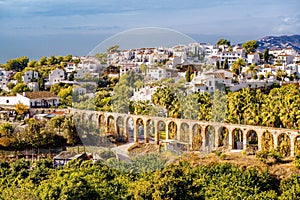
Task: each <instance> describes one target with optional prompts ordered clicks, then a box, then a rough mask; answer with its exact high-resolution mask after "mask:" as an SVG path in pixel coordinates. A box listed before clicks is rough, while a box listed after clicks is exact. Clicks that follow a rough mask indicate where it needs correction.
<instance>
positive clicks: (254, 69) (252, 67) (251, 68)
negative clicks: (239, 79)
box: [246, 64, 258, 78]
mask: <svg viewBox="0 0 300 200" xmlns="http://www.w3.org/2000/svg"><path fill="white" fill-rule="evenodd" d="M257 71H258V69H257V66H256V65H255V64H252V65H249V66H248V67H247V69H246V75H247V76H248V74H249V73H251V76H252V78H253V77H254V76H255V75H256V74H257Z"/></svg>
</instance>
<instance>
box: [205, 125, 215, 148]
mask: <svg viewBox="0 0 300 200" xmlns="http://www.w3.org/2000/svg"><path fill="white" fill-rule="evenodd" d="M215 137H216V133H215V128H214V127H213V126H210V125H209V126H207V127H206V128H205V147H207V148H214V147H215Z"/></svg>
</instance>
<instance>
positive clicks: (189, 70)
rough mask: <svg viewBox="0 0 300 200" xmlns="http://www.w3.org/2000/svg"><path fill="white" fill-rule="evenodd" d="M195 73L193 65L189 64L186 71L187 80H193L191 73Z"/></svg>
mask: <svg viewBox="0 0 300 200" xmlns="http://www.w3.org/2000/svg"><path fill="white" fill-rule="evenodd" d="M192 74H193V68H192V66H191V65H189V66H188V69H187V71H186V72H185V80H186V82H191V75H192Z"/></svg>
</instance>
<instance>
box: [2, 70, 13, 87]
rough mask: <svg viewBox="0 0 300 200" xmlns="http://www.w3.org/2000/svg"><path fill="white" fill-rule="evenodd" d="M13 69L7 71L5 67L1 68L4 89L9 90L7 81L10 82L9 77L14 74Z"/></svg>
mask: <svg viewBox="0 0 300 200" xmlns="http://www.w3.org/2000/svg"><path fill="white" fill-rule="evenodd" d="M12 74H13V72H12V71H6V70H5V69H3V68H0V88H1V89H2V90H7V89H8V88H7V83H8V82H9V78H10V77H11V76H12Z"/></svg>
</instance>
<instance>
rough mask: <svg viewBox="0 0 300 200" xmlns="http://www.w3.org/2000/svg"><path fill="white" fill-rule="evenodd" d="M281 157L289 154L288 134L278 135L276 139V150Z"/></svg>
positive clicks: (289, 142)
mask: <svg viewBox="0 0 300 200" xmlns="http://www.w3.org/2000/svg"><path fill="white" fill-rule="evenodd" d="M276 150H277V151H278V152H280V153H281V154H282V155H283V156H290V154H291V139H290V137H289V135H288V134H286V133H280V134H279V135H278V137H277V149H276Z"/></svg>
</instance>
